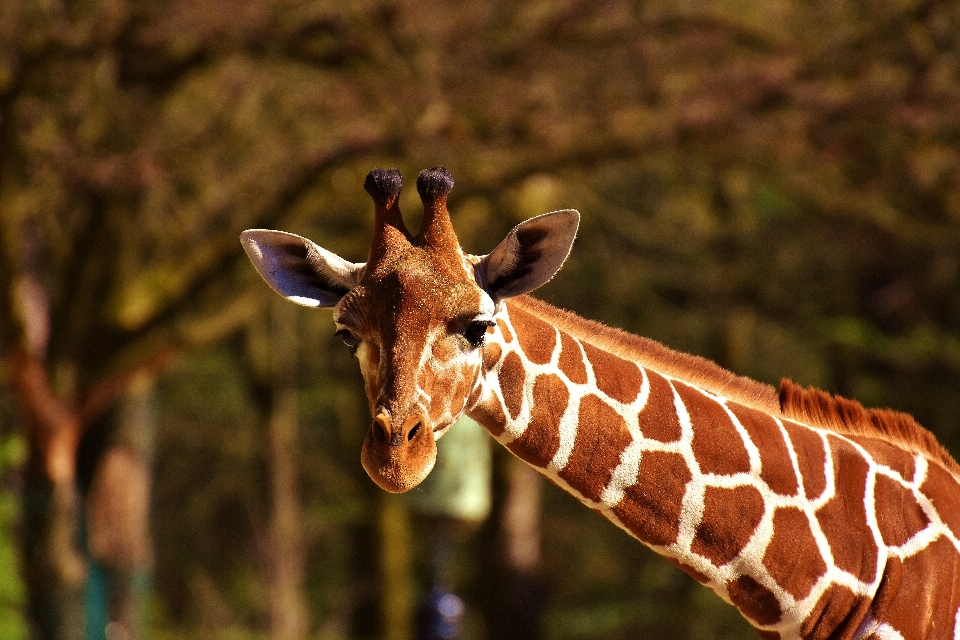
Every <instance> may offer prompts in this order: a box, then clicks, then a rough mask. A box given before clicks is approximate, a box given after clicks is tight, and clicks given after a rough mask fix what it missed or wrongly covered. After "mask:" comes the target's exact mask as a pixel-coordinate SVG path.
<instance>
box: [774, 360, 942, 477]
mask: <svg viewBox="0 0 960 640" xmlns="http://www.w3.org/2000/svg"><path fill="white" fill-rule="evenodd" d="M780 410H781V412H782V413H783V416H784V417H785V418H787V419H788V420H794V421H797V422H804V423H806V424H810V425H813V426H815V427H822V428H825V429H830V430H831V431H834V432H836V433H839V434H842V435H851V436H863V437H868V438H878V439H880V440H883V441H885V442H889V443H891V444H896V445H900V446H901V447H904V448H906V449H908V450H910V451H913V452H915V453H920V454H923V455H924V456H926V457H927V458H930V459H932V460H934V461H936V462H939V463H940V464H941V465H943V466H944V467H945V468H946V469H947V470H949V471H951V472H952V473H953V474H954V475H957V476H960V465H958V464H957V462H956V460H954V459H953V457H952V456H951V455H950V453H949V452H948V451H947V450H946V449H944V448H943V445H941V444H940V443H939V442H938V441H937V438H936V436H934V435H933V433H931V432H930V431H928V430H927V429H925V428H924V427H923V426H921V425H920V423H918V422H917V421H916V420H915V419H914V418H913V416H911V415H910V414H908V413H903V412H901V411H894V410H893V409H867V408H866V407H864V406H863V405H862V404H860V403H859V402H857V401H856V400H850V399H849V398H843V397H840V396H835V395H831V394H829V393H827V392H826V391H821V390H819V389H814V388H804V387H802V386H800V385H798V384H796V383H794V382H792V381H791V380H788V379H786V378H784V379H783V380H781V381H780Z"/></svg>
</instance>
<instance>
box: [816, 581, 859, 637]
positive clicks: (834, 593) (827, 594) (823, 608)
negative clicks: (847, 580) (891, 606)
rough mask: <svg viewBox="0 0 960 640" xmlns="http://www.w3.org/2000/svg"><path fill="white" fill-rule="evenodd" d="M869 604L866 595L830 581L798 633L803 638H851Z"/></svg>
mask: <svg viewBox="0 0 960 640" xmlns="http://www.w3.org/2000/svg"><path fill="white" fill-rule="evenodd" d="M869 607H870V599H869V598H864V597H862V596H858V595H856V594H855V593H854V592H853V591H851V590H850V589H848V588H847V587H844V586H843V585H839V584H833V585H830V586H829V587H827V589H826V590H825V591H824V592H823V594H821V596H820V599H819V600H817V604H815V605H814V607H813V610H811V611H810V613H809V615H807V618H806V619H805V620H804V621H803V624H802V625H801V626H800V636H801V637H802V638H804V639H805V640H827V639H828V638H829V639H831V640H833V639H834V638H838V639H839V638H852V637H853V634H854V632H856V630H857V627H859V626H860V623H861V622H862V621H863V618H864V616H866V614H867V609H868V608H869Z"/></svg>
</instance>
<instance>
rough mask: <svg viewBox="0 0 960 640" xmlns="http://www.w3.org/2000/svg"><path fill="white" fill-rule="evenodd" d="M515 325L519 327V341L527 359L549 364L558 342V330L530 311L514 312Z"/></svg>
mask: <svg viewBox="0 0 960 640" xmlns="http://www.w3.org/2000/svg"><path fill="white" fill-rule="evenodd" d="M514 316H515V317H514V325H515V326H516V327H518V328H519V331H517V341H518V342H519V343H520V350H521V351H523V355H525V356H526V357H527V360H529V361H530V362H533V363H534V364H547V363H548V362H550V357H551V356H552V355H553V349H554V347H555V346H556V344H557V331H556V329H554V328H553V327H552V326H550V325H549V324H547V323H546V322H544V321H543V320H541V319H540V318H538V317H536V316H534V315H531V314H529V313H525V312H520V313H515V314H514Z"/></svg>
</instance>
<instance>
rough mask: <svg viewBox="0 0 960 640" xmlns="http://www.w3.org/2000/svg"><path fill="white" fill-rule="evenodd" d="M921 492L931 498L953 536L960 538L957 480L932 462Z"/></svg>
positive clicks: (959, 501)
mask: <svg viewBox="0 0 960 640" xmlns="http://www.w3.org/2000/svg"><path fill="white" fill-rule="evenodd" d="M920 491H921V492H922V493H923V494H924V495H926V496H927V497H928V498H930V501H931V502H933V508H934V509H936V510H937V513H939V514H940V517H941V518H942V519H943V522H944V524H946V525H947V526H948V527H949V528H950V531H952V532H953V535H955V536H960V495H958V493H960V492H958V491H957V479H956V478H954V477H953V475H952V474H951V473H950V472H948V471H947V470H946V469H944V468H943V467H941V466H940V465H939V464H937V463H936V462H932V461H931V462H930V464H929V466H928V467H927V478H926V480H924V481H923V485H921V486H920Z"/></svg>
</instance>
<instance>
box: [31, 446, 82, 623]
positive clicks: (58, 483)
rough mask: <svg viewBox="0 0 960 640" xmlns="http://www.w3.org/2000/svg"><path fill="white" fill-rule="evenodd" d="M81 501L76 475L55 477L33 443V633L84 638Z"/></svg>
mask: <svg viewBox="0 0 960 640" xmlns="http://www.w3.org/2000/svg"><path fill="white" fill-rule="evenodd" d="M78 504H79V498H78V496H77V490H76V486H75V484H74V481H73V478H72V477H67V478H56V479H51V478H50V476H49V475H48V474H47V472H46V465H45V464H43V455H42V452H38V451H36V450H35V449H34V447H31V453H30V459H29V461H28V463H27V472H26V478H25V486H24V490H23V508H22V513H23V521H22V523H23V528H22V532H23V537H22V540H21V542H22V562H23V565H22V570H23V578H24V583H25V585H26V587H27V609H28V614H29V618H30V625H31V637H32V638H34V639H35V640H82V639H83V637H84V617H83V589H84V582H85V579H86V565H85V562H84V559H83V557H82V556H81V555H80V553H79V545H78V541H79V537H78V522H79V516H78Z"/></svg>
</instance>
